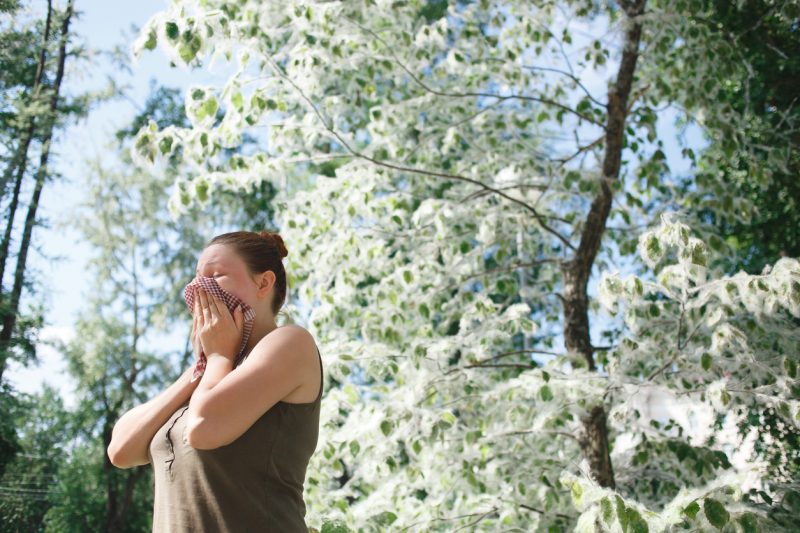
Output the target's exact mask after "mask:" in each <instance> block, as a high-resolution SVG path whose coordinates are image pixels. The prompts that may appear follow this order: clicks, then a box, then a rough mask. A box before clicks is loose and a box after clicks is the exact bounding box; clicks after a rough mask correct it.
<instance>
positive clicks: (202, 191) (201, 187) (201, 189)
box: [194, 179, 208, 202]
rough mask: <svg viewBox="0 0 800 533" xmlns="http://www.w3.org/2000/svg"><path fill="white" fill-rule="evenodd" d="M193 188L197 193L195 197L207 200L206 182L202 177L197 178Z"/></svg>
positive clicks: (203, 200)
mask: <svg viewBox="0 0 800 533" xmlns="http://www.w3.org/2000/svg"><path fill="white" fill-rule="evenodd" d="M194 190H195V192H196V193H197V199H198V200H200V201H201V202H205V201H206V200H208V182H207V181H206V180H204V179H200V180H198V181H197V182H196V183H195V184H194Z"/></svg>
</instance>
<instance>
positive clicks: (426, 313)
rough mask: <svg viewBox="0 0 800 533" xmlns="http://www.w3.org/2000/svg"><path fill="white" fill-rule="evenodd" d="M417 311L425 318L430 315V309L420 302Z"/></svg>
mask: <svg viewBox="0 0 800 533" xmlns="http://www.w3.org/2000/svg"><path fill="white" fill-rule="evenodd" d="M419 312H420V314H421V315H422V316H424V317H425V318H426V319H428V318H430V316H431V311H430V309H428V306H427V305H425V304H422V305H420V306H419Z"/></svg>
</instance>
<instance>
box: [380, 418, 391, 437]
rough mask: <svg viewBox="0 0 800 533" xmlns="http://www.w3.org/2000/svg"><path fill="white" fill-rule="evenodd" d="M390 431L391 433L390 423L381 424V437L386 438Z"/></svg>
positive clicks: (386, 421)
mask: <svg viewBox="0 0 800 533" xmlns="http://www.w3.org/2000/svg"><path fill="white" fill-rule="evenodd" d="M390 431H392V423H391V422H390V421H388V420H384V421H383V422H381V432H382V433H383V435H384V436H387V437H388V436H389V432H390Z"/></svg>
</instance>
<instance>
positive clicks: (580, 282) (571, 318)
mask: <svg viewBox="0 0 800 533" xmlns="http://www.w3.org/2000/svg"><path fill="white" fill-rule="evenodd" d="M645 1H646V0H630V1H627V2H622V4H621V5H622V8H623V10H624V11H625V14H626V15H627V17H628V18H629V19H630V20H628V21H627V23H628V27H627V29H626V31H625V38H624V42H623V52H622V60H621V61H620V65H619V70H618V72H617V79H616V82H615V83H614V85H613V86H612V87H611V89H610V90H609V93H608V119H607V122H606V138H605V153H604V155H603V179H602V181H601V182H600V192H599V193H598V194H597V196H596V197H595V198H594V200H593V201H592V205H591V208H590V209H589V213H588V215H587V216H586V222H585V224H584V230H583V233H582V234H581V242H580V246H579V247H578V250H577V252H576V253H575V257H574V258H573V259H572V260H571V261H569V262H567V263H566V264H565V265H564V267H563V274H564V292H563V294H562V302H563V305H564V343H565V345H566V348H567V350H568V351H569V352H572V353H576V354H582V355H583V357H584V359H585V360H586V363H587V365H588V367H589V370H596V366H595V362H594V356H593V347H592V343H591V337H590V336H589V314H588V298H587V295H586V286H587V283H588V281H589V275H590V274H591V271H592V264H593V263H594V260H595V258H596V257H597V252H598V250H599V248H600V241H601V239H602V236H603V232H604V231H605V227H606V220H607V219H608V214H609V212H610V211H611V200H612V196H613V191H612V190H611V183H613V182H614V181H615V180H617V179H619V170H620V162H621V159H622V142H623V136H624V132H625V119H626V117H627V105H628V97H629V96H630V92H631V85H632V83H633V74H634V71H635V70H636V60H637V58H638V56H639V41H640V39H641V33H642V24H641V21H639V20H637V19H635V17H636V16H637V15H640V14H642V13H643V12H644V4H645ZM581 422H582V423H583V433H582V435H580V437H579V439H578V441H579V442H580V445H581V448H582V450H583V455H584V457H586V459H587V460H588V461H589V465H590V467H591V470H592V475H593V476H594V477H595V479H596V481H597V483H599V484H600V485H601V486H603V487H608V488H612V489H613V488H615V487H616V484H615V482H614V470H613V467H612V464H611V456H610V454H609V449H608V426H607V424H606V412H605V408H604V406H603V405H602V404H600V405H596V406H593V407H592V408H591V409H590V410H589V414H588V415H586V416H585V417H583V418H582V419H581Z"/></svg>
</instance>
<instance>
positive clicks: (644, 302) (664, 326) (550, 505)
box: [133, 0, 800, 532]
mask: <svg viewBox="0 0 800 533" xmlns="http://www.w3.org/2000/svg"><path fill="white" fill-rule="evenodd" d="M537 4H538V5H534V3H531V2H518V1H509V2H503V3H493V2H487V1H474V2H469V1H454V2H447V1H442V0H439V1H429V2H422V1H413V0H410V1H388V0H370V1H353V2H322V1H320V2H302V3H301V2H273V1H267V2H263V1H262V2H254V1H244V2H224V1H216V0H206V1H200V2H190V1H180V0H177V1H175V2H173V3H172V5H171V6H170V7H169V8H168V9H167V10H166V11H164V12H162V13H159V14H157V15H155V16H154V17H153V18H152V19H151V20H150V21H149V22H148V23H147V25H146V26H145V27H144V28H143V30H142V33H141V37H140V39H139V41H138V42H137V43H136V49H137V51H141V50H143V49H154V48H156V47H157V46H159V45H160V46H161V49H162V50H163V51H164V52H165V53H166V54H168V55H169V56H170V57H171V58H172V60H173V61H174V62H175V63H183V64H188V65H192V66H199V65H201V64H203V62H204V61H205V60H206V58H209V57H210V58H211V61H212V62H215V61H224V62H225V63H226V64H232V66H233V69H234V70H233V71H232V73H231V74H230V76H229V77H228V79H227V81H226V82H225V83H224V84H223V85H222V86H219V87H218V86H196V87H193V88H191V89H190V90H189V91H188V92H187V94H186V101H185V102H186V111H187V114H188V116H189V119H190V121H191V123H192V125H191V127H189V128H177V127H167V128H163V129H159V128H158V127H157V126H156V125H155V124H151V125H149V126H147V127H145V128H143V129H142V130H141V131H140V132H139V134H138V136H137V139H136V141H135V145H134V147H133V154H134V156H135V157H136V158H137V159H138V160H139V161H140V162H142V163H154V162H156V161H157V160H158V159H159V158H160V157H163V156H168V155H170V154H171V153H173V151H175V150H181V151H182V152H183V156H184V157H183V160H184V161H185V162H186V163H187V164H186V166H185V167H184V169H183V172H182V174H181V177H180V178H179V179H178V180H177V182H176V185H175V189H174V194H173V196H172V198H171V200H170V204H169V207H170V210H171V212H172V214H173V216H175V217H178V216H180V215H181V214H182V213H183V212H184V211H185V210H186V209H187V208H188V206H190V205H192V204H193V203H194V202H199V203H201V204H204V203H205V202H207V201H208V198H209V195H212V194H214V191H216V190H227V189H238V190H247V189H248V188H250V187H253V186H254V185H257V184H258V183H260V182H262V181H264V180H269V181H273V182H275V183H276V184H279V185H280V186H281V193H279V196H278V197H277V198H276V207H277V208H278V210H279V212H280V213H281V215H280V220H279V226H280V228H281V232H282V233H283V234H284V238H285V239H286V240H287V242H288V243H290V247H291V250H290V252H291V253H290V255H289V258H288V259H287V261H288V262H287V271H288V272H289V275H290V286H292V287H293V288H294V291H295V294H296V295H297V296H298V297H299V300H300V301H302V302H304V303H305V304H306V305H308V306H309V307H310V316H309V325H310V328H311V329H312V331H313V332H314V333H315V335H316V336H317V337H318V338H319V339H320V341H321V343H322V344H323V346H324V347H325V350H324V351H325V352H326V369H327V375H328V376H329V386H328V388H327V393H326V397H325V401H324V402H323V412H322V417H323V419H322V423H323V433H322V440H321V446H320V449H319V450H318V453H317V454H316V455H315V456H314V458H313V459H312V463H311V464H310V466H309V473H308V476H307V492H306V498H307V501H308V502H309V506H310V507H309V511H310V515H309V520H310V523H312V525H322V524H323V523H324V522H326V521H330V520H334V519H338V520H341V521H342V522H343V523H344V524H346V525H347V526H349V527H353V528H364V529H367V530H372V529H374V530H382V529H386V528H387V527H389V526H391V528H392V529H395V528H398V529H400V528H410V529H417V530H453V529H456V528H458V527H470V528H473V529H485V530H487V531H488V530H491V531H494V530H496V529H497V528H499V527H502V528H523V529H524V530H530V529H532V528H535V529H536V530H541V531H562V530H563V529H564V528H566V527H571V526H575V525H576V524H577V526H578V527H579V528H580V529H582V530H586V531H592V530H595V529H608V530H618V531H619V530H621V531H629V530H632V531H637V532H638V531H648V530H652V531H661V530H665V529H668V528H671V527H673V526H677V525H683V526H684V527H686V528H687V529H692V528H693V529H695V530H699V529H702V528H704V527H707V525H708V524H709V523H710V524H711V525H713V526H716V527H718V528H720V529H722V528H723V527H726V525H727V524H730V523H737V524H739V527H743V528H744V529H745V530H746V531H755V530H756V529H757V528H758V527H759V526H758V522H759V521H764V520H772V521H773V524H774V523H781V522H780V521H781V520H785V517H783V518H782V515H781V514H780V512H779V511H774V510H773V512H772V514H771V515H770V517H767V516H766V512H765V511H764V510H763V508H762V507H763V504H764V502H765V501H766V499H768V498H770V497H771V496H775V495H777V494H780V495H781V497H782V498H783V499H782V500H781V503H785V505H784V507H786V506H791V505H792V504H793V502H796V501H797V496H796V494H797V493H796V492H791V491H789V492H786V491H785V490H784V491H782V492H781V491H777V490H776V489H775V488H774V487H773V488H772V489H770V491H771V492H770V493H769V494H768V493H767V492H766V491H764V490H762V492H761V493H760V494H757V495H755V496H753V495H751V494H749V493H742V491H741V489H737V487H740V486H741V484H742V483H744V482H745V481H747V480H748V479H749V477H750V478H752V476H753V475H754V473H753V472H752V471H736V470H735V469H734V468H733V467H732V465H731V463H730V462H729V460H728V457H727V455H726V454H725V452H724V451H722V450H721V449H720V448H719V446H716V445H715V443H713V442H709V443H700V444H698V443H693V442H691V441H690V439H689V438H688V436H687V435H683V433H682V432H681V431H676V429H677V428H676V426H677V424H676V423H674V422H665V423H663V424H662V423H660V422H658V421H655V420H654V421H647V420H644V419H642V418H641V417H640V416H638V404H637V397H636V392H637V391H639V390H643V389H645V388H650V387H652V388H658V389H659V390H663V391H672V392H673V393H674V394H675V395H688V396H691V397H693V398H696V400H697V401H698V402H705V403H709V404H710V405H711V406H713V408H715V409H717V410H719V411H725V410H731V409H732V408H733V407H734V406H735V405H738V404H740V403H745V402H758V403H759V404H763V405H764V406H767V405H771V406H775V407H776V408H777V411H778V412H779V413H780V416H781V417H783V420H784V422H785V423H786V424H789V425H793V426H796V425H797V413H798V403H797V402H796V401H794V400H792V399H791V398H792V388H791V387H792V380H794V379H795V378H796V368H797V358H798V351H797V350H796V347H797V340H798V339H797V336H796V333H794V329H792V328H791V325H792V322H791V320H792V317H794V319H795V320H796V318H797V317H798V315H800V313H799V310H798V303H799V302H798V298H800V278H799V277H798V276H800V270H798V263H797V261H795V260H792V259H789V258H785V259H783V260H781V261H780V262H778V263H777V264H775V265H774V268H772V269H771V270H770V271H769V272H764V273H763V274H762V275H759V276H747V275H745V274H744V273H740V274H737V275H735V276H732V277H731V276H727V277H726V276H724V275H723V274H722V273H721V272H719V271H716V270H715V269H714V268H713V260H714V254H717V255H719V254H726V253H731V251H730V250H728V249H726V248H725V244H724V242H723V240H722V239H721V238H720V237H719V236H718V235H714V234H713V232H712V229H711V228H710V227H707V226H705V225H704V224H703V223H702V221H699V220H684V221H682V220H680V219H679V218H677V217H674V216H673V215H667V214H665V213H666V212H668V211H670V210H672V209H673V207H674V205H675V204H676V203H677V204H680V203H681V202H683V201H687V200H688V199H691V197H692V194H693V193H692V192H691V191H690V192H688V193H687V192H685V191H679V190H678V189H677V188H676V186H675V184H674V182H673V181H672V180H671V179H670V168H669V166H668V162H667V157H666V155H665V152H664V150H665V148H664V142H663V139H662V138H661V137H660V132H659V131H657V129H656V126H657V123H658V119H659V117H660V116H661V114H663V113H664V110H665V109H666V108H668V107H670V108H671V109H672V110H677V111H678V112H679V114H680V116H682V117H683V118H684V119H685V120H687V121H691V120H694V121H695V123H696V124H697V125H698V127H701V128H703V129H704V131H705V132H706V134H707V137H708V138H709V139H710V140H711V141H712V142H718V143H719V144H720V145H724V146H728V143H732V145H733V146H736V147H737V150H738V152H739V156H740V157H742V158H744V159H746V158H747V157H748V153H749V152H748V150H749V148H748V146H746V145H744V144H743V143H741V142H738V144H737V137H736V132H737V131H744V129H745V128H749V129H748V130H747V131H751V130H753V129H757V128H759V127H762V126H761V125H760V124H759V123H758V121H757V120H756V119H755V118H754V117H752V116H750V115H748V114H747V112H746V110H745V111H744V112H734V111H733V110H732V109H730V108H729V107H728V108H725V107H724V106H720V105H717V103H716V101H715V98H716V94H717V93H716V89H717V88H719V87H721V86H723V84H730V83H744V82H746V80H747V76H748V70H747V65H746V64H743V63H742V62H741V61H740V58H739V56H738V55H737V52H736V46H735V44H736V43H735V41H733V42H732V41H731V39H730V38H729V36H727V35H724V34H722V33H719V32H715V30H714V26H713V24H709V23H708V20H707V19H706V18H704V17H705V16H706V15H707V14H708V13H707V10H704V7H703V5H702V3H701V2H690V1H684V0H681V1H674V2H673V1H659V2H645V0H629V1H625V2H621V3H620V4H619V5H608V6H597V5H595V4H594V3H593V2H588V1H571V2H567V1H562V2H540V3H537ZM698 51H702V53H699V54H698ZM598 81H599V82H600V83H598ZM603 81H607V82H608V86H607V87H605V86H603V83H602V82H603ZM725 86H726V87H727V85H725ZM707 116H712V117H713V118H705V117H707ZM723 132H727V135H726V136H725V138H724V139H722V140H719V139H718V138H719V137H720V136H721V135H722V133H723ZM245 135H251V136H256V137H258V138H260V139H261V140H262V141H263V147H262V148H261V149H259V150H255V151H251V152H250V153H242V154H238V155H235V156H230V155H229V153H227V152H226V150H227V149H230V148H234V147H237V146H239V145H240V143H241V142H242V139H243V137H244V136H245ZM683 155H684V156H685V157H687V158H689V159H690V160H692V161H694V160H695V158H696V157H697V156H696V154H695V152H694V150H693V149H692V148H691V147H689V146H684V148H683ZM785 157H786V150H782V149H781V148H780V147H775V149H774V150H771V151H768V157H764V154H763V153H762V152H759V159H758V161H759V171H758V173H754V179H758V180H768V179H769V175H770V169H771V168H775V167H777V166H779V165H781V163H782V161H783V160H784V159H785ZM754 160H755V157H754ZM704 165H705V167H704V171H705V172H706V175H713V168H709V165H713V161H711V162H705V163H704ZM721 189H722V188H721ZM716 201H718V204H713V205H711V206H710V208H711V209H716V211H717V212H718V213H719V215H720V216H727V217H734V218H736V219H738V220H747V217H748V204H747V202H746V201H745V200H744V199H742V198H738V197H737V196H736V191H735V190H724V189H722V190H720V191H719V195H718V198H716ZM661 215H664V216H661ZM659 220H660V224H658V225H655V226H653V227H650V226H651V224H652V221H659ZM687 222H689V223H690V225H687ZM614 223H616V224H619V225H617V226H615V225H614ZM642 228H644V230H645V231H644V232H642ZM604 237H605V239H604ZM291 243H294V244H293V245H292V244H291ZM637 250H639V251H640V252H641V254H642V258H643V259H644V262H643V264H642V263H640V262H638V261H637V256H636V255H634V252H635V251H637ZM618 257H622V258H623V259H626V260H627V262H628V263H629V265H630V267H631V268H632V269H634V270H636V269H639V268H640V267H641V270H642V273H641V274H640V275H631V276H629V277H627V278H625V279H620V278H619V277H618V276H616V275H608V274H607V273H604V275H603V278H602V281H601V283H600V285H599V296H600V299H593V298H590V295H589V286H590V285H589V281H590V276H591V273H592V269H593V268H594V267H595V266H596V267H597V268H598V270H599V271H600V272H605V271H606V270H607V267H608V266H609V265H611V264H612V263H614V262H615V261H617V258H618ZM601 303H602V304H603V305H604V306H605V308H606V309H607V310H608V311H610V312H618V311H619V309H620V307H622V308H624V309H625V312H624V320H621V321H617V322H616V323H615V322H613V319H612V320H611V321H610V322H609V327H608V329H607V330H605V331H599V328H598V327H597V326H594V327H590V326H591V325H592V323H591V321H590V315H591V314H592V313H599V312H601V311H602V310H601V308H600V304H601ZM295 310H297V308H296V307H295ZM595 316H597V317H598V318H599V317H600V315H599V314H595ZM617 317H618V318H621V317H619V315H617ZM593 336H594V341H593V339H592V337H593ZM559 337H561V338H563V345H564V349H561V348H560V344H561V342H560V341H559ZM601 338H604V339H605V340H606V341H607V342H608V343H609V345H608V346H598V345H597V344H596V343H599V340H598V339H601ZM792 347H794V349H792ZM795 396H796V394H795ZM623 436H626V437H629V438H632V439H633V440H634V442H635V445H634V446H633V447H632V448H631V447H629V448H627V449H622V447H620V448H621V449H620V450H619V451H617V452H615V450H614V444H615V442H617V441H618V440H619V439H621V438H622V437H623ZM748 476H749V477H748ZM752 481H753V480H752V479H751V482H752ZM765 481H766V480H763V479H760V478H758V476H756V479H755V482H756V483H763V482H765ZM759 487H761V488H766V487H765V486H763V487H762V486H761V485H759ZM784 493H785V494H787V496H782V495H783V494H784ZM770 494H771V495H770ZM760 504H761V505H762V507H759V505H760ZM327 527H329V524H326V525H324V526H323V527H322V529H323V530H324V529H326V528H327ZM727 527H733V526H731V525H728V526H727Z"/></svg>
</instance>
